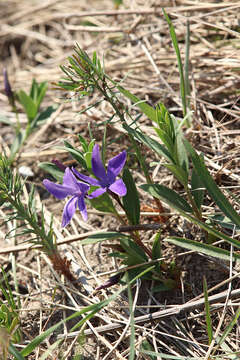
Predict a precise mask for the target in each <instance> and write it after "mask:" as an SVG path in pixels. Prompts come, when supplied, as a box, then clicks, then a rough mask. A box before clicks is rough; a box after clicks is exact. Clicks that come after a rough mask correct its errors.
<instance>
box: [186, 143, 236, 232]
mask: <svg viewBox="0 0 240 360" xmlns="http://www.w3.org/2000/svg"><path fill="white" fill-rule="evenodd" d="M184 144H185V146H186V149H187V151H188V152H189V154H190V156H191V159H192V162H193V166H194V169H195V171H196V173H197V175H198V176H199V177H200V179H201V181H202V183H203V184H204V186H205V188H206V189H207V191H208V193H209V195H210V196H211V198H212V199H213V200H214V201H215V203H216V204H217V206H218V207H219V208H220V209H221V210H222V212H223V213H224V214H225V215H226V216H227V217H229V219H231V220H232V221H233V223H234V224H235V225H237V226H240V216H239V215H238V213H237V212H236V211H235V210H234V208H233V206H232V205H231V203H230V202H229V201H228V199H227V198H226V197H225V196H224V195H223V193H222V192H221V190H220V189H219V187H218V186H217V184H216V183H215V181H214V180H213V178H212V176H211V175H210V173H209V171H208V170H207V168H206V165H205V164H204V160H203V159H202V157H201V156H199V155H198V154H197V153H196V151H195V150H194V148H193V147H192V146H191V144H190V143H189V142H188V141H187V140H184Z"/></svg>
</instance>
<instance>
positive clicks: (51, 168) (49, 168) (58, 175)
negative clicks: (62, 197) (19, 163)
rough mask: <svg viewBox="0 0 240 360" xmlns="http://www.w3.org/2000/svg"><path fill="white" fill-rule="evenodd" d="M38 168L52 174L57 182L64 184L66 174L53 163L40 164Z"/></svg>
mask: <svg viewBox="0 0 240 360" xmlns="http://www.w3.org/2000/svg"><path fill="white" fill-rule="evenodd" d="M38 167H40V169H43V170H44V171H46V172H47V173H49V174H51V175H52V176H53V177H54V178H55V179H56V180H57V181H60V182H62V180H63V175H64V172H63V171H61V170H60V169H59V168H58V167H57V166H56V165H55V164H53V163H51V162H42V163H40V164H38Z"/></svg>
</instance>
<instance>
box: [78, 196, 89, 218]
mask: <svg viewBox="0 0 240 360" xmlns="http://www.w3.org/2000/svg"><path fill="white" fill-rule="evenodd" d="M78 208H79V210H80V212H81V214H82V217H83V220H84V221H87V209H86V204H85V202H84V197H83V196H81V197H79V198H78Z"/></svg>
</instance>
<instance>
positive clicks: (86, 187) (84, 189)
mask: <svg viewBox="0 0 240 360" xmlns="http://www.w3.org/2000/svg"><path fill="white" fill-rule="evenodd" d="M77 186H78V188H79V190H80V192H81V193H82V195H83V197H84V195H85V194H86V192H88V190H89V189H90V186H89V185H87V184H84V183H82V182H80V181H77Z"/></svg>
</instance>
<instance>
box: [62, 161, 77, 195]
mask: <svg viewBox="0 0 240 360" xmlns="http://www.w3.org/2000/svg"><path fill="white" fill-rule="evenodd" d="M63 186H67V187H68V188H69V194H70V195H73V194H74V193H75V192H76V191H78V190H79V188H78V184H77V179H76V178H75V176H74V175H73V173H72V171H71V170H70V169H69V168H66V170H65V172H64V176H63Z"/></svg>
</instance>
